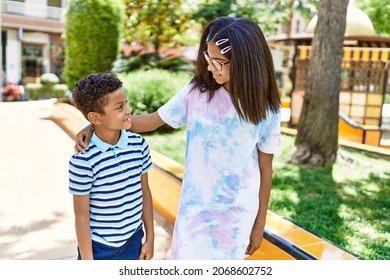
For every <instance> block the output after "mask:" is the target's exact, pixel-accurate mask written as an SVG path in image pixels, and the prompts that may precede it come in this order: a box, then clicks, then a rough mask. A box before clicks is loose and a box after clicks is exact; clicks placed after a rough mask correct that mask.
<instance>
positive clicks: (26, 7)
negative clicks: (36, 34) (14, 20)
mask: <svg viewBox="0 0 390 280" xmlns="http://www.w3.org/2000/svg"><path fill="white" fill-rule="evenodd" d="M5 12H6V13H8V14H16V15H23V16H29V17H38V18H49V19H60V18H61V17H62V15H63V13H64V12H65V8H57V7H50V6H45V5H39V4H34V3H23V2H16V1H6V6H5Z"/></svg>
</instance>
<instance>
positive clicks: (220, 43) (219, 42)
mask: <svg viewBox="0 0 390 280" xmlns="http://www.w3.org/2000/svg"><path fill="white" fill-rule="evenodd" d="M228 41H229V39H227V38H225V39H219V40H218V41H217V42H215V45H216V46H220V45H222V44H225V43H226V42H228ZM231 49H232V47H231V46H227V47H224V48H223V49H221V54H225V53H227V52H228V51H230V50H231Z"/></svg>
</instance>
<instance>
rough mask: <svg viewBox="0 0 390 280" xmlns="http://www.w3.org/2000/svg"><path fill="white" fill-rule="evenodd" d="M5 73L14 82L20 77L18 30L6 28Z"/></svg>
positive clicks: (20, 57) (20, 45)
mask: <svg viewBox="0 0 390 280" xmlns="http://www.w3.org/2000/svg"><path fill="white" fill-rule="evenodd" d="M5 52H6V57H7V63H6V70H5V71H6V75H7V78H11V79H13V80H14V81H15V82H17V81H19V80H20V79H21V78H22V56H21V54H22V44H21V42H20V41H18V31H17V30H16V29H10V30H7V45H6V50H5Z"/></svg>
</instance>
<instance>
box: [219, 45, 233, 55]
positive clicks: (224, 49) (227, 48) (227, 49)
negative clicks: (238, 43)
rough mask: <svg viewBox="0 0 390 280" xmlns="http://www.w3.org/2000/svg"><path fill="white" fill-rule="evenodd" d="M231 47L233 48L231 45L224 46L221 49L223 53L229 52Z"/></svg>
mask: <svg viewBox="0 0 390 280" xmlns="http://www.w3.org/2000/svg"><path fill="white" fill-rule="evenodd" d="M231 49H232V47H231V46H227V47H224V48H223V49H222V50H221V54H225V53H227V52H228V51H230V50H231Z"/></svg>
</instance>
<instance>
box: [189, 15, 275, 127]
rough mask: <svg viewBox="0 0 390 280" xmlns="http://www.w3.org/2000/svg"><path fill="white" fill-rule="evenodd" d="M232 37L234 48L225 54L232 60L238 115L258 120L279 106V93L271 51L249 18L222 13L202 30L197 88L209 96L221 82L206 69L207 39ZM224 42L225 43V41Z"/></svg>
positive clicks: (232, 96) (255, 122)
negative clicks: (204, 53) (204, 54)
mask: <svg viewBox="0 0 390 280" xmlns="http://www.w3.org/2000/svg"><path fill="white" fill-rule="evenodd" d="M220 39H229V41H228V44H230V46H231V50H230V51H228V52H227V53H225V54H224V56H226V58H227V59H229V60H230V95H231V99H232V102H233V105H234V107H235V109H236V110H237V113H238V115H239V117H240V118H241V119H242V120H245V121H246V122H250V123H253V124H258V123H259V122H261V121H262V120H264V119H265V118H266V117H267V111H268V110H271V111H273V112H277V111H278V110H279V109H280V95H279V91H278V86H277V83H276V79H275V71H274V66H273V61H272V55H271V51H270V49H269V47H268V44H267V41H266V39H265V37H264V34H263V32H262V31H261V29H260V27H259V26H258V25H257V24H256V23H255V22H253V21H252V20H250V19H247V18H233V17H220V18H217V19H215V20H213V21H211V22H210V23H209V24H208V25H207V26H206V28H205V30H204V31H203V34H202V37H201V42H200V46H199V51H198V57H197V67H196V71H195V76H194V78H193V79H192V81H191V82H193V85H194V88H197V89H199V90H200V91H201V92H207V91H208V92H209V100H211V99H212V98H213V96H214V94H215V91H216V90H217V89H218V88H220V87H221V86H222V85H220V84H218V83H216V82H215V80H214V79H213V76H212V73H211V72H209V71H208V70H207V66H208V64H207V62H206V61H205V59H204V57H203V52H204V51H206V50H207V42H214V43H215V42H216V41H218V40H220ZM224 46H225V45H224Z"/></svg>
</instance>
